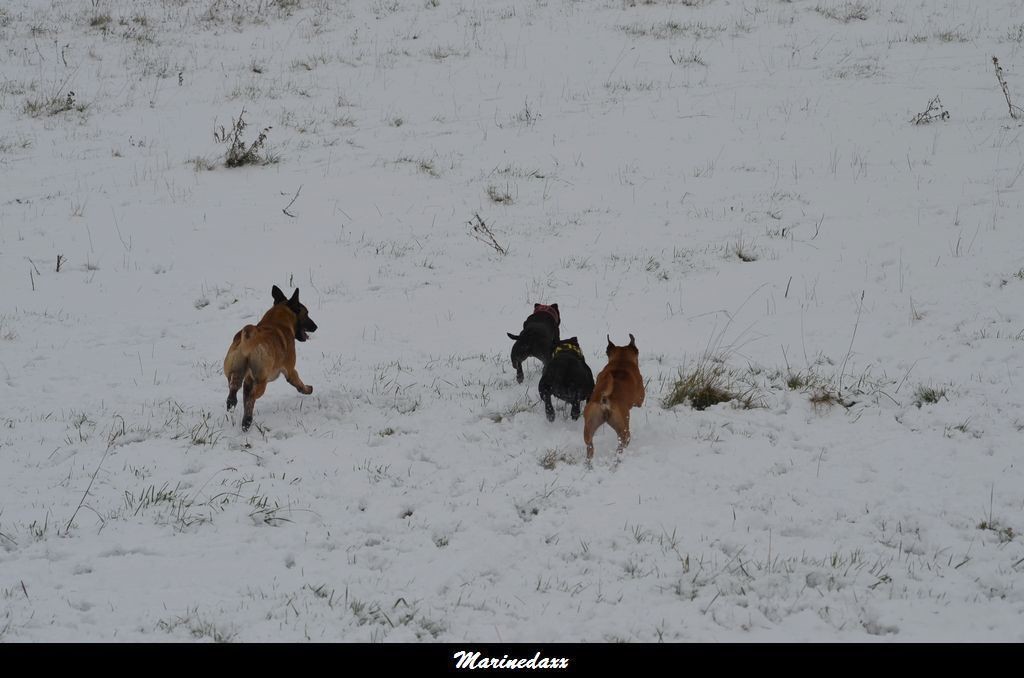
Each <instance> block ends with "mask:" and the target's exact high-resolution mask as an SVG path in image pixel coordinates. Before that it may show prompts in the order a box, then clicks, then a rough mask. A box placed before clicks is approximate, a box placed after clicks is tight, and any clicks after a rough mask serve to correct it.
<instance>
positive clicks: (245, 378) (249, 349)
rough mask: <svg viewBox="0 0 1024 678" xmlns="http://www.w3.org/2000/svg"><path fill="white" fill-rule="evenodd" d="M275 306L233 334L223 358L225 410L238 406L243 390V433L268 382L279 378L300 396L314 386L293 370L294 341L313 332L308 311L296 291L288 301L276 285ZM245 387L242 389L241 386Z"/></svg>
mask: <svg viewBox="0 0 1024 678" xmlns="http://www.w3.org/2000/svg"><path fill="white" fill-rule="evenodd" d="M270 293H271V295H272V296H273V298H274V305H273V306H272V307H271V308H270V310H269V311H267V312H266V313H264V314H263V318H262V319H261V320H260V321H259V323H257V324H256V325H246V326H245V327H243V328H242V329H241V330H239V331H238V333H237V334H235V338H234V340H232V342H231V346H230V348H228V354H227V355H226V356H225V357H224V376H226V377H227V378H228V411H229V412H230V411H231V410H232V409H233V408H234V407H235V405H237V404H238V388H239V387H243V390H242V398H243V403H244V407H245V410H244V414H243V416H242V430H243V431H248V430H249V426H250V425H251V424H252V410H253V407H254V406H255V405H256V401H257V400H258V399H259V398H260V396H262V395H263V392H264V391H265V390H267V382H268V381H274V380H275V379H277V378H278V377H279V376H280V375H282V374H283V375H284V378H285V379H286V380H287V381H288V383H289V384H291V385H292V386H294V387H295V390H297V391H298V392H299V393H302V394H305V395H309V394H310V393H312V392H313V387H312V386H308V385H307V384H304V383H302V379H301V378H300V377H299V373H298V372H296V371H295V342H296V341H306V339H308V338H309V333H310V332H316V323H315V322H313V321H312V319H310V317H309V310H308V309H307V308H306V307H305V306H303V305H302V303H301V302H299V289H298V288H295V292H294V293H293V294H292V296H291V298H290V299H289V298H287V297H285V296H284V292H282V291H281V290H280V289H279V288H278V286H277V285H274V288H273V289H272V290H271V291H270ZM243 384H244V386H243Z"/></svg>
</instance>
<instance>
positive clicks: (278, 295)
mask: <svg viewBox="0 0 1024 678" xmlns="http://www.w3.org/2000/svg"><path fill="white" fill-rule="evenodd" d="M270 296H272V297H274V303H275V304H280V303H282V302H284V301H286V300H287V297H285V296H284V292H282V291H281V288H280V287H278V286H277V285H274V289H272V290H270Z"/></svg>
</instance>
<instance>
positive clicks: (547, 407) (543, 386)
mask: <svg viewBox="0 0 1024 678" xmlns="http://www.w3.org/2000/svg"><path fill="white" fill-rule="evenodd" d="M537 390H538V391H540V399H541V400H543V401H544V414H546V415H547V417H548V421H554V420H555V406H554V405H552V404H551V386H550V385H549V384H547V383H546V382H543V381H542V382H541V383H540V386H538V387H537Z"/></svg>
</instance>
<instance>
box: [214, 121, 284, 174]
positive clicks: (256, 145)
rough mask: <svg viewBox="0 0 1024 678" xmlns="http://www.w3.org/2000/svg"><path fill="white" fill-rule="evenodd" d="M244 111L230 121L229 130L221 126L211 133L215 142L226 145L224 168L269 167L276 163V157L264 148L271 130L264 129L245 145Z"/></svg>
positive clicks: (268, 128)
mask: <svg viewBox="0 0 1024 678" xmlns="http://www.w3.org/2000/svg"><path fill="white" fill-rule="evenodd" d="M244 116H245V109H244V108H243V109H242V112H241V113H239V114H238V119H236V120H232V122H231V129H230V130H226V129H224V126H223V125H221V126H220V127H219V128H215V129H214V131H213V138H214V140H215V141H217V142H219V143H222V144H226V145H227V147H228V150H227V152H226V153H225V155H224V166H225V167H242V166H244V165H270V164H273V163H275V162H277V161H278V158H277V156H275V155H272V154H270V153H268V152H267V151H266V150H265V149H264V146H265V144H266V142H267V134H268V133H269V132H270V130H271V129H272V128H271V127H264V128H263V130H262V131H261V132H260V133H259V136H257V137H256V140H255V141H253V142H252V143H251V144H246V142H245V139H244V138H243V134H244V133H245V128H246V127H247V126H248V123H247V122H245V117H244Z"/></svg>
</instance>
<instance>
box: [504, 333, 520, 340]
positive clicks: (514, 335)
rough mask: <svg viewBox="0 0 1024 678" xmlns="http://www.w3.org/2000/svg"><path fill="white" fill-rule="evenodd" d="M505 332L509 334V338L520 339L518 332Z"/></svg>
mask: <svg viewBox="0 0 1024 678" xmlns="http://www.w3.org/2000/svg"><path fill="white" fill-rule="evenodd" d="M505 334H507V335H508V338H509V339H511V340H512V341H519V335H518V334H512V333H511V332H506V333H505Z"/></svg>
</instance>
